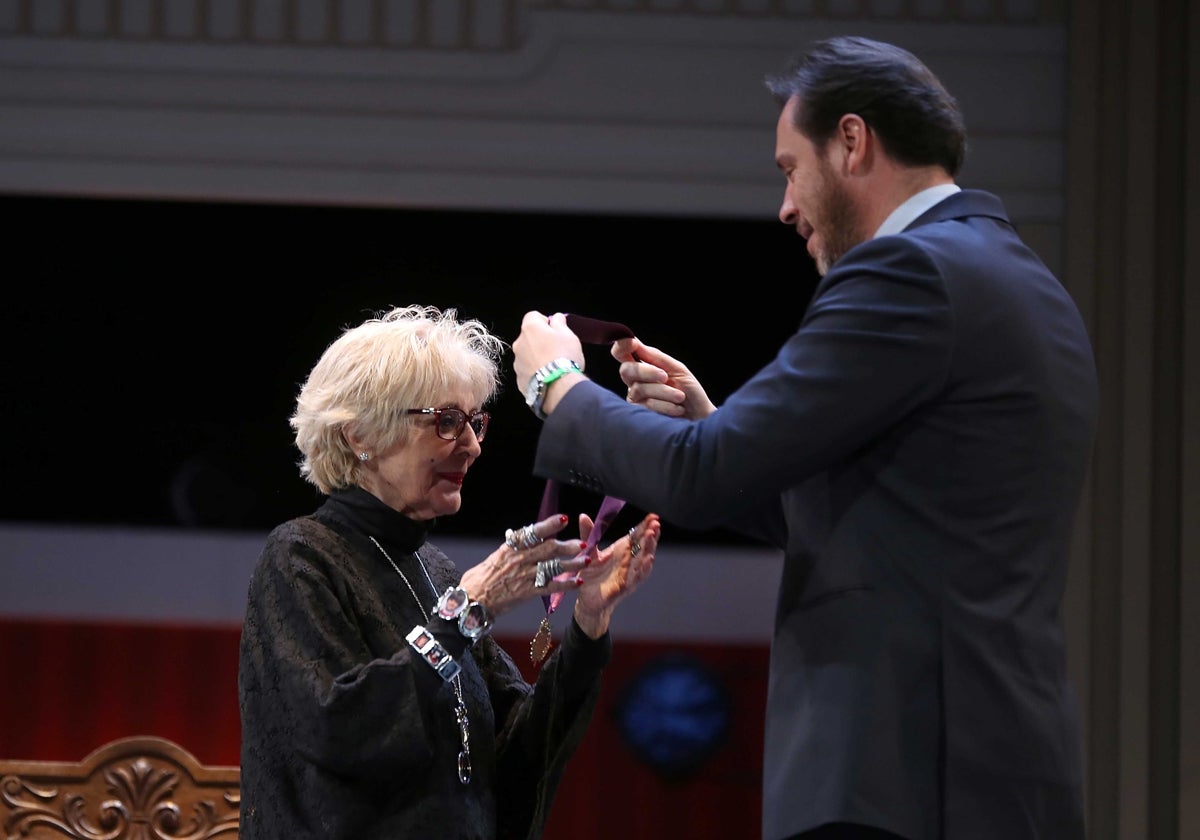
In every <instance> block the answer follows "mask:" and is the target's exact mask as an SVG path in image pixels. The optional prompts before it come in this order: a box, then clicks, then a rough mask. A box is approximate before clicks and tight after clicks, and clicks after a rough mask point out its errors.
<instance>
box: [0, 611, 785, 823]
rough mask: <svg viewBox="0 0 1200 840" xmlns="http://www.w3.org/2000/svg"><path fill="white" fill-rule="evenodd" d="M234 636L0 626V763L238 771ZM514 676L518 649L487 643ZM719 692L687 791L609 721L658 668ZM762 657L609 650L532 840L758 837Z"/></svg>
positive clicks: (634, 647)
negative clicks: (138, 746) (707, 681)
mask: <svg viewBox="0 0 1200 840" xmlns="http://www.w3.org/2000/svg"><path fill="white" fill-rule="evenodd" d="M239 635H240V627H237V626H232V627H230V626H219V627H197V626H171V625H163V624H119V623H96V622H76V621H71V622H65V621H64V622H50V621H23V620H13V619H0V756H3V757H5V758H23V759H39V760H47V761H78V760H80V759H82V758H83V757H84V756H85V755H87V754H88V753H90V752H91V751H92V750H93V749H95V748H97V747H99V746H101V745H102V744H104V743H106V742H108V741H111V740H112V739H114V738H120V737H124V736H127V735H160V736H162V737H165V738H169V739H171V740H172V741H175V742H176V743H178V744H179V745H180V746H182V747H184V748H185V749H187V750H188V751H189V752H191V753H192V754H193V755H194V756H196V758H197V759H198V760H199V761H201V762H202V763H204V764H237V763H238V761H239V754H238V753H239V747H240V740H241V732H240V722H239V719H238V709H237V655H238V638H239ZM499 641H500V642H501V644H503V645H504V646H505V648H506V649H507V650H509V651H510V652H511V653H512V655H513V658H514V659H515V660H516V661H517V662H518V663H520V664H521V665H522V667H523V668H526V669H527V670H526V676H527V677H530V678H531V677H532V676H533V673H532V666H529V665H528V644H529V640H528V639H516V638H512V639H507V638H504V637H499ZM678 655H686V656H688V657H691V658H693V659H695V660H697V661H699V662H700V663H703V665H704V666H706V667H707V668H708V669H709V670H710V671H711V672H712V673H713V674H715V675H716V676H717V677H718V678H719V680H720V681H721V682H722V683H723V684H724V686H725V687H726V688H727V689H728V692H729V698H730V701H731V704H732V709H731V712H732V715H731V726H730V729H729V731H728V733H727V735H726V737H725V739H724V740H723V742H722V745H721V746H720V747H719V748H718V749H717V750H716V751H715V752H714V753H713V755H712V756H711V757H710V758H709V759H708V760H707V761H705V762H704V763H703V764H702V766H700V767H699V768H698V769H697V770H696V771H695V772H694V773H692V774H690V775H689V776H688V777H687V778H686V779H682V780H671V779H668V778H664V777H663V776H662V775H660V774H659V773H658V772H657V771H656V770H655V769H654V768H653V767H651V766H649V765H647V764H645V763H643V762H642V761H640V760H639V759H638V757H637V756H636V755H635V754H634V752H633V750H632V749H630V747H629V746H628V745H627V744H626V743H625V741H624V738H623V736H622V734H621V730H620V728H619V727H618V724H617V721H616V719H615V713H616V707H617V703H618V698H619V697H620V696H621V693H622V690H623V689H624V688H625V687H626V685H627V684H628V683H629V681H630V680H632V679H634V678H635V677H637V675H638V674H640V673H642V672H643V669H645V668H647V667H650V666H652V665H653V664H654V663H656V662H658V661H661V658H662V657H665V656H672V657H674V656H678ZM767 655H768V651H767V648H766V647H765V646H718V645H702V644H687V645H685V644H675V643H672V644H665V643H648V642H633V641H622V640H620V639H619V638H618V639H617V640H616V644H615V645H614V651H613V661H612V664H611V665H610V666H609V668H608V670H607V672H606V674H605V677H604V683H603V691H602V696H601V700H600V705H599V707H598V709H597V711H596V716H595V718H594V720H593V723H592V725H591V728H590V729H589V731H588V734H587V736H586V737H585V739H584V741H583V743H582V744H581V746H580V748H579V751H578V752H577V753H576V755H575V757H574V758H573V759H572V761H571V764H570V765H569V766H568V768H567V772H566V774H565V775H564V777H563V781H562V785H561V787H560V789H559V794H558V797H557V799H556V800H555V804H554V810H553V813H552V814H551V817H550V822H549V824H548V826H547V831H546V834H545V840H609V839H610V838H612V837H614V836H618V835H619V836H621V837H622V840H642V839H643V838H644V839H645V840H650V839H651V838H655V840H659V839H660V838H662V837H688V838H708V837H712V838H728V837H737V838H744V840H755V838H758V837H759V836H760V826H759V809H760V796H761V789H762V784H761V769H760V767H761V755H762V743H763V729H762V720H763V707H764V704H765V700H766V684H767Z"/></svg>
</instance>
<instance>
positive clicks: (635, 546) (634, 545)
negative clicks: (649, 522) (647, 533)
mask: <svg viewBox="0 0 1200 840" xmlns="http://www.w3.org/2000/svg"><path fill="white" fill-rule="evenodd" d="M636 530H637V526H636V525H634V526H633V527H632V528H630V529H629V556H630V557H637V556H638V555H639V554H641V553H642V544H641V543H640V542H634V540H633V532H634V531H636Z"/></svg>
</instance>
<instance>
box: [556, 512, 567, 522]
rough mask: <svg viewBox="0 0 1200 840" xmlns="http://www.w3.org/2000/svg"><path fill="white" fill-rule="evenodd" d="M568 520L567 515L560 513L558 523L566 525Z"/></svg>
mask: <svg viewBox="0 0 1200 840" xmlns="http://www.w3.org/2000/svg"><path fill="white" fill-rule="evenodd" d="M568 519H569V517H568V516H567V515H566V514H565V513H560V514H559V515H558V522H559V524H560V525H566V524H567V521H568Z"/></svg>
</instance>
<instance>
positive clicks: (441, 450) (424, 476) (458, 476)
mask: <svg viewBox="0 0 1200 840" xmlns="http://www.w3.org/2000/svg"><path fill="white" fill-rule="evenodd" d="M426 407H427V406H413V408H426ZM428 407H429V408H457V409H460V410H461V411H463V412H465V413H466V414H467V415H471V414H475V413H476V412H478V411H479V410H480V407H479V406H478V405H475V404H474V403H472V402H470V397H469V395H468V394H467V392H466V391H465V390H462V391H458V392H455V393H452V394H451V395H450V396H449V397H448V398H447V399H444V400H441V401H440V402H437V403H436V404H434V405H431V406H428ZM413 419H414V426H413V429H412V431H411V433H410V435H409V437H408V440H406V441H404V442H403V443H398V444H396V445H394V446H392V447H391V448H389V449H385V450H382V451H379V452H376V453H374V454H373V455H372V457H371V460H370V461H367V462H365V463H364V464H363V465H362V467H363V469H362V471H361V475H362V487H363V489H364V490H367V491H369V492H370V493H371V494H373V495H374V496H376V497H377V498H379V499H381V500H382V501H383V502H384V503H386V504H387V505H388V506H389V507H391V508H393V509H395V510H397V511H399V512H400V513H403V514H404V515H405V516H408V517H409V518H411V519H432V518H434V517H437V516H448V515H449V514H452V513H458V509H459V508H460V507H462V486H463V481H464V480H465V479H466V477H467V470H469V469H470V468H471V464H473V463H474V462H475V459H476V458H478V457H479V453H480V451H481V450H480V446H479V438H478V437H476V435H475V431H474V430H473V429H472V428H471V424H470V423H467V424H466V425H465V426H464V427H463V430H462V433H461V434H460V435H459V436H458V439H457V440H445V439H443V438H440V437H438V435H437V422H438V418H437V416H436V415H433V414H428V415H414V417H413Z"/></svg>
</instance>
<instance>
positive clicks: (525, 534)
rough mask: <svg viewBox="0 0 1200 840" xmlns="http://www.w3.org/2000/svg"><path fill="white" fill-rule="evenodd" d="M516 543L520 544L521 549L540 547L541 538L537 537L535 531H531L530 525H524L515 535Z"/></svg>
mask: <svg viewBox="0 0 1200 840" xmlns="http://www.w3.org/2000/svg"><path fill="white" fill-rule="evenodd" d="M517 538H518V541H519V542H520V543H521V548H533V547H534V546H535V545H540V544H541V542H542V538H541V537H539V536H538V535H537V531H535V530H533V526H532V525H526V526H525V527H524V528H522V529H521V530H520V531H519V532H518V533H517Z"/></svg>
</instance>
